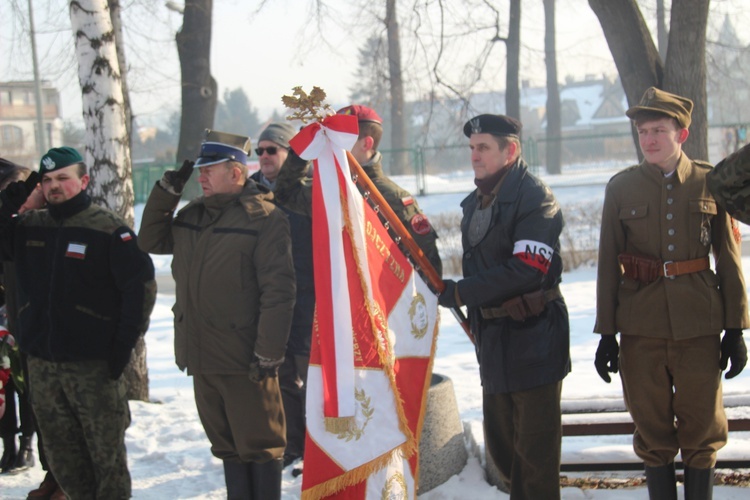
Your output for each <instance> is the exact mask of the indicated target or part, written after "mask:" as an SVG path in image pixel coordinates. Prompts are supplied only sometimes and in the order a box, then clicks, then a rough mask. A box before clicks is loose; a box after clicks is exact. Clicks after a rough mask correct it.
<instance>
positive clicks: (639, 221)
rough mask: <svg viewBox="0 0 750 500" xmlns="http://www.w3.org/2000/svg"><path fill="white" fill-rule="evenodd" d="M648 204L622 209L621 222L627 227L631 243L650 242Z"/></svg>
mask: <svg viewBox="0 0 750 500" xmlns="http://www.w3.org/2000/svg"><path fill="white" fill-rule="evenodd" d="M647 216H648V205H647V204H646V205H636V206H630V207H623V208H621V209H620V223H621V224H622V225H623V227H624V228H625V233H626V237H627V239H628V241H630V242H631V243H636V244H638V243H647V242H648V223H647V222H648V221H647Z"/></svg>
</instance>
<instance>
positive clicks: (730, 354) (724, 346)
mask: <svg viewBox="0 0 750 500" xmlns="http://www.w3.org/2000/svg"><path fill="white" fill-rule="evenodd" d="M730 360H731V361H732V366H731V367H730V368H729V371H728V372H727V373H726V374H725V375H724V378H726V379H730V378H734V377H736V376H737V375H739V374H740V373H742V370H743V369H744V368H745V365H746V364H747V346H746V345H745V339H743V338H742V330H740V329H739V328H736V329H735V328H728V329H726V330H725V331H724V338H723V339H721V360H720V361H719V367H720V368H721V370H722V371H724V370H726V369H727V365H728V364H729V361H730Z"/></svg>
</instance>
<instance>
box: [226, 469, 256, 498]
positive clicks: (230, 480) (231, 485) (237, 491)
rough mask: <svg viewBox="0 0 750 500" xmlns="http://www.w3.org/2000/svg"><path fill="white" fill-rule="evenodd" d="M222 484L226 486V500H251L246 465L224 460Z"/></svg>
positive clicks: (250, 486) (249, 477) (249, 476)
mask: <svg viewBox="0 0 750 500" xmlns="http://www.w3.org/2000/svg"><path fill="white" fill-rule="evenodd" d="M224 482H225V483H226V485H227V500H252V499H253V496H252V491H251V488H252V484H251V475H250V471H249V465H248V464H246V463H242V462H231V461H229V460H224ZM257 498H262V497H257Z"/></svg>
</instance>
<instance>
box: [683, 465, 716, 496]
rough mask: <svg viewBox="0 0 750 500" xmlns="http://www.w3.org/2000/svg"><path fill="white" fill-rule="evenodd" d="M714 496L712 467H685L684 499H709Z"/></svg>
mask: <svg viewBox="0 0 750 500" xmlns="http://www.w3.org/2000/svg"><path fill="white" fill-rule="evenodd" d="M713 497H714V469H713V468H711V469H693V468H692V467H685V500H711V499H712V498H713Z"/></svg>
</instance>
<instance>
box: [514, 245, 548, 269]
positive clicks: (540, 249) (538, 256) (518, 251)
mask: <svg viewBox="0 0 750 500" xmlns="http://www.w3.org/2000/svg"><path fill="white" fill-rule="evenodd" d="M554 253H555V252H554V250H552V248H551V247H550V246H549V245H547V244H545V243H542V242H541V241H534V240H519V241H516V244H515V245H514V246H513V255H514V256H515V257H518V258H519V259H521V261H522V262H524V263H525V264H528V265H530V266H531V267H535V268H537V269H539V270H540V271H541V272H543V273H544V274H547V271H549V266H550V263H551V262H552V255H553V254H554Z"/></svg>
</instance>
